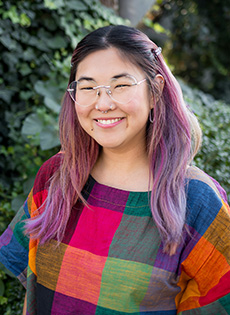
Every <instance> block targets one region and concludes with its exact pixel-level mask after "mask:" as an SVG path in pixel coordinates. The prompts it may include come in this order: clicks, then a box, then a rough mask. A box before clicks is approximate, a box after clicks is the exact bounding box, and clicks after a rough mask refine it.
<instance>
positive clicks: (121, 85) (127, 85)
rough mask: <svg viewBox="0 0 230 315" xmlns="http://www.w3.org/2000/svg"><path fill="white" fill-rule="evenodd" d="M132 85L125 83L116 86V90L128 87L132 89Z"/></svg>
mask: <svg viewBox="0 0 230 315" xmlns="http://www.w3.org/2000/svg"><path fill="white" fill-rule="evenodd" d="M130 86H131V84H127V83H124V84H117V85H116V86H115V89H122V88H126V87H130Z"/></svg>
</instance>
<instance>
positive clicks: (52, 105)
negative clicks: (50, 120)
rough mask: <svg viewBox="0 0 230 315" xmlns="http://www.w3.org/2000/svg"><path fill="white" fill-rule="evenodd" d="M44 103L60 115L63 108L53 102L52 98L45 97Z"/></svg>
mask: <svg viewBox="0 0 230 315" xmlns="http://www.w3.org/2000/svg"><path fill="white" fill-rule="evenodd" d="M44 103H45V105H46V106H47V107H48V108H49V109H51V110H52V111H53V112H54V113H57V114H59V112H60V109H61V106H60V105H59V104H58V103H57V102H56V101H55V100H53V99H52V98H49V97H45V99H44Z"/></svg>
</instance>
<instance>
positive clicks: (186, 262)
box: [0, 154, 230, 315]
mask: <svg viewBox="0 0 230 315" xmlns="http://www.w3.org/2000/svg"><path fill="white" fill-rule="evenodd" d="M60 161H61V154H58V155H56V156H54V157H52V158H51V159H50V160H48V161H47V162H46V163H45V164H43V166H42V167H41V169H40V170H39V172H38V174H37V177H36V180H35V184H34V187H33V189H32V191H31V193H30V195H29V197H28V199H27V201H26V202H25V204H24V206H23V207H22V208H21V209H20V210H19V212H18V213H17V215H16V217H15V218H14V219H13V221H12V223H11V224H10V225H9V227H8V229H7V230H6V231H5V232H4V234H3V235H2V236H1V239H0V261H1V262H2V263H3V264H4V265H5V266H6V267H7V268H8V269H9V270H10V271H12V272H13V273H14V274H15V275H16V276H17V277H18V278H19V279H20V281H21V282H22V283H24V284H25V285H26V287H27V295H28V296H27V314H28V315H34V314H40V315H48V314H52V315H56V314H57V315H58V314H60V315H61V314H62V315H63V314H64V315H66V314H82V315H92V314H97V315H118V314H121V315H122V314H135V315H136V314H143V315H150V314H152V315H162V314H165V315H173V314H183V315H187V314H204V315H212V314H213V315H224V314H230V214H229V207H228V205H227V203H226V199H225V194H224V192H223V190H222V189H221V187H220V186H219V185H218V183H216V182H215V181H214V180H212V179H211V178H210V177H208V176H207V175H206V174H204V173H203V172H202V171H200V170H199V169H197V168H194V167H191V168H190V169H189V171H188V189H187V216H186V228H185V231H184V242H183V243H181V245H180V246H179V248H178V250H177V252H176V254H175V255H173V256H169V255H167V254H165V253H164V252H163V250H162V242H161V239H160V236H159V232H158V229H157V227H156V224H155V223H154V220H153V218H152V215H151V211H150V207H149V193H148V192H129V191H124V190H119V189H116V188H113V187H108V186H105V185H102V184H99V183H97V182H96V181H95V180H94V179H93V178H92V177H91V176H90V177H89V179H88V181H87V183H86V185H85V187H84V190H83V196H84V198H85V199H86V200H87V203H88V206H84V205H83V204H82V203H81V202H78V203H77V204H76V205H75V206H74V207H73V209H72V213H71V217H70V220H69V221H68V225H67V229H66V233H65V237H64V239H63V241H62V242H61V244H60V245H59V246H56V245H57V243H56V241H55V240H52V241H51V242H49V243H47V244H45V245H43V246H40V245H39V241H38V240H32V239H31V240H29V238H28V237H26V236H25V235H24V234H23V230H24V228H23V227H24V223H23V220H24V219H26V218H29V217H30V216H33V215H34V213H35V211H36V210H37V209H38V208H39V207H40V206H41V205H42V203H43V202H44V201H45V199H46V197H47V189H48V185H47V183H48V180H49V179H50V177H51V176H52V174H53V173H54V172H55V170H56V169H57V168H58V167H59V165H60Z"/></svg>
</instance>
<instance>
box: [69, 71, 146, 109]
mask: <svg viewBox="0 0 230 315" xmlns="http://www.w3.org/2000/svg"><path fill="white" fill-rule="evenodd" d="M125 77H129V78H132V79H133V80H134V81H135V82H134V83H132V86H138V85H140V84H141V83H143V82H145V81H146V80H147V79H146V78H145V79H142V80H140V81H137V79H136V78H135V77H134V76H132V75H126V76H125ZM74 82H76V83H78V82H79V81H78V80H75V81H72V82H70V84H69V86H68V88H67V89H66V91H67V92H68V93H69V96H70V97H71V99H72V100H73V101H74V103H76V104H77V105H78V106H82V107H88V106H92V105H93V104H94V103H95V102H96V99H97V98H95V101H94V102H93V103H92V104H90V105H81V104H79V103H78V102H77V101H76V100H75V99H74V98H73V97H72V95H71V92H73V91H74V89H71V88H69V87H70V85H71V84H72V83H74ZM110 88H111V85H97V86H95V87H93V90H97V96H100V94H99V93H100V90H99V89H105V90H106V93H107V94H108V96H109V97H110V98H111V99H112V100H114V101H115V102H117V103H119V104H125V103H122V102H119V101H117V100H115V99H114V98H113V96H112V91H111V90H110ZM134 96H135V93H134V94H133V96H132V98H131V99H130V100H129V101H128V102H130V101H131V100H132V99H133V98H134ZM128 102H126V103H128Z"/></svg>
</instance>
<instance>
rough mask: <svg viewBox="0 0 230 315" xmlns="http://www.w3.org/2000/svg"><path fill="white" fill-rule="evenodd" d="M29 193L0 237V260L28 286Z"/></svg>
mask: <svg viewBox="0 0 230 315" xmlns="http://www.w3.org/2000/svg"><path fill="white" fill-rule="evenodd" d="M31 196H32V191H31V193H30V194H29V197H28V198H27V200H26V202H25V203H24V205H23V206H22V207H21V208H20V209H19V211H18V212H17V214H16V216H15V217H14V219H13V220H12V221H11V223H10V224H9V226H8V228H7V229H6V230H5V232H4V233H3V234H2V236H1V237H0V262H1V263H2V264H3V265H4V266H5V267H6V268H7V269H8V270H9V271H11V272H12V273H13V274H14V275H15V276H16V277H18V279H19V280H20V281H21V283H22V284H23V285H24V286H25V287H26V274H27V265H28V252H29V238H28V236H27V235H25V234H24V226H25V222H24V220H26V219H28V218H30V214H29V200H30V199H31Z"/></svg>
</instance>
